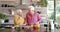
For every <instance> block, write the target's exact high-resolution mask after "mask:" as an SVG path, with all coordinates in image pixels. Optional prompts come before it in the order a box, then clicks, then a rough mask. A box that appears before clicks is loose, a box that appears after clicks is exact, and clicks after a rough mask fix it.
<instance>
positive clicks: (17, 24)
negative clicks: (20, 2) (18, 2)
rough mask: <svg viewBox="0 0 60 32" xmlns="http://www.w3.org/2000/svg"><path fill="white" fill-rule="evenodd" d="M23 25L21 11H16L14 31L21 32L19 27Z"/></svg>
mask: <svg viewBox="0 0 60 32" xmlns="http://www.w3.org/2000/svg"><path fill="white" fill-rule="evenodd" d="M23 24H24V17H23V16H22V10H21V9H18V10H17V14H16V15H15V16H14V26H15V27H16V30H18V31H21V29H22V28H21V26H22V25H23Z"/></svg>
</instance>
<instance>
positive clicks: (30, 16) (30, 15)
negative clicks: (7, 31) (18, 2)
mask: <svg viewBox="0 0 60 32" xmlns="http://www.w3.org/2000/svg"><path fill="white" fill-rule="evenodd" d="M40 22H41V17H40V15H39V14H38V13H37V12H35V11H34V7H33V6H29V7H28V12H27V14H26V17H25V18H24V17H23V16H22V10H21V9H19V10H18V13H17V15H15V16H14V25H15V26H21V25H24V24H26V25H28V26H30V25H36V24H39V23H40Z"/></svg>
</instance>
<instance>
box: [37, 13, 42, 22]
mask: <svg viewBox="0 0 60 32" xmlns="http://www.w3.org/2000/svg"><path fill="white" fill-rule="evenodd" d="M38 21H39V22H41V21H42V18H41V16H40V15H39V14H38Z"/></svg>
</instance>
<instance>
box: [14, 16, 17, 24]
mask: <svg viewBox="0 0 60 32" xmlns="http://www.w3.org/2000/svg"><path fill="white" fill-rule="evenodd" d="M17 19H18V17H17V16H16V15H15V16H14V24H15V25H16V24H17Z"/></svg>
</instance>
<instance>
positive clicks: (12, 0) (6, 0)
mask: <svg viewBox="0 0 60 32" xmlns="http://www.w3.org/2000/svg"><path fill="white" fill-rule="evenodd" d="M0 1H16V0H0Z"/></svg>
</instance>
